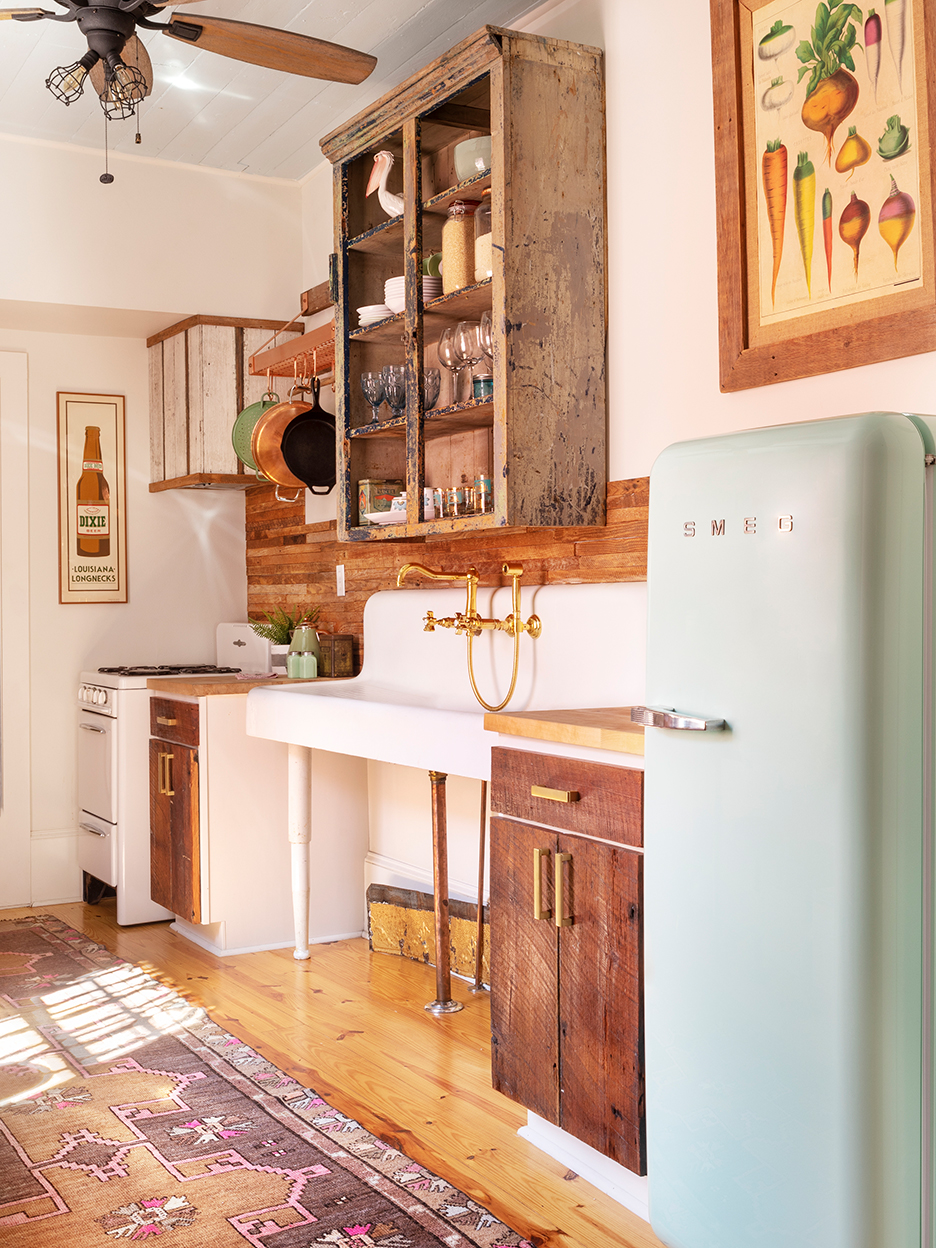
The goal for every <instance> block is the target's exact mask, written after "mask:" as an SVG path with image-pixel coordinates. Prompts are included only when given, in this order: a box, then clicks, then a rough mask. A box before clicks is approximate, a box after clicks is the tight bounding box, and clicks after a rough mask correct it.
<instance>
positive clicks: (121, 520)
mask: <svg viewBox="0 0 936 1248" xmlns="http://www.w3.org/2000/svg"><path fill="white" fill-rule="evenodd" d="M56 398H57V403H58V472H59V512H58V519H59V602H61V603H73V602H77V603H88V602H126V601H127V516H126V501H125V500H126V475H127V468H126V448H125V434H126V421H125V411H124V397H123V395H120V394H71V393H68V392H64V391H60V392H59V393H58V395H57V396H56Z"/></svg>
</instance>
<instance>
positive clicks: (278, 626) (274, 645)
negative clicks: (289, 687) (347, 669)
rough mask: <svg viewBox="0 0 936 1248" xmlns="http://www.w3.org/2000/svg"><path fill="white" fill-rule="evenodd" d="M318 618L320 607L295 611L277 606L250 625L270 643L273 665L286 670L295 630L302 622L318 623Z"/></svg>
mask: <svg viewBox="0 0 936 1248" xmlns="http://www.w3.org/2000/svg"><path fill="white" fill-rule="evenodd" d="M318 618H319V608H318V607H297V608H296V609H295V612H293V613H290V612H288V611H284V610H283V608H282V607H277V608H276V610H275V611H273V612H272V613H270V612H267V613H266V618H265V619H263V620H251V621H250V627H251V628H252V629H253V631H254V632H255V633H256V634H257V636H258V637H265V638H266V640H267V641H268V642H269V643H270V661H271V663H272V664H273V667H274V668H282V669H283V671H285V670H286V655H287V653H288V652H289V643H290V641H291V640H292V635H293V631H294V630H295V629H297V628H298V627H299V625H300V624H311V625H312V626H313V627H314V626H315V625H316V624H317V623H318ZM316 657H318V656H316ZM320 661H321V660H320Z"/></svg>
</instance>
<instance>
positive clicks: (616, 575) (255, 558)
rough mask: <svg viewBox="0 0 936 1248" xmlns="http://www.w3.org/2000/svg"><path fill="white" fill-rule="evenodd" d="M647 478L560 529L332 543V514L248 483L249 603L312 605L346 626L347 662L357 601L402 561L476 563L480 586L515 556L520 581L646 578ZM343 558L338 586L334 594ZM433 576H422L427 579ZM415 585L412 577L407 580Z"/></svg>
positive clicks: (495, 581)
mask: <svg viewBox="0 0 936 1248" xmlns="http://www.w3.org/2000/svg"><path fill="white" fill-rule="evenodd" d="M649 494H650V482H649V478H647V477H636V478H633V479H632V480H628V481H612V482H610V483H609V485H608V523H607V524H606V525H600V526H594V527H575V528H561V529H553V528H546V529H526V528H513V529H498V530H494V531H492V530H488V531H486V532H485V531H481V532H474V533H465V534H451V533H444V534H435V535H431V536H428V537H415V538H406V539H403V540H401V541H397V542H393V541H381V542H339V541H338V540H337V534H336V525H335V522H334V521H331V522H328V523H323V524H311V525H309V524H304V523H303V519H304V515H305V512H304V506H305V504H304V501H303V500H301V499H300V501H299V502H298V503H279V502H277V501H276V499H275V498H274V496H273V487H272V486H261V487H257V488H256V489H249V490H248V491H247V518H246V525H247V611H248V614H249V616H250V618H251V619H262V618H263V616H264V614H265V613H266V612H269V611H273V609H274V608H276V607H284V608H285V609H286V610H290V609H291V608H292V607H295V606H297V605H310V606H317V607H318V608H319V609H320V611H321V615H320V617H319V628H320V629H322V630H323V631H325V632H329V633H352V634H353V635H354V638H355V664H356V670H359V668H360V664H361V661H362V658H363V650H362V643H363V629H364V604H365V603H366V602H367V599H368V598H369V597H370V595H371V594H374V593H376V592H377V591H378V590H381V589H393V588H394V586H395V585H396V576H397V572H398V571H399V569H400V566H401V565H402V564H404V563H406V562H408V561H413V560H415V561H417V562H419V563H424V564H426V565H427V566H428V567H430V568H444V569H445V570H446V571H454V572H462V571H464V570H465V569H466V568H467V567H468V566H469V565H471V564H474V566H475V567H476V568H477V569H478V572H479V574H480V577H481V584H482V585H499V584H503V583H506V582H505V580H504V578H502V577H501V574H500V569H501V565H502V564H503V563H505V562H508V561H509V562H511V563H517V562H519V563H522V564H523V584H524V585H547V584H548V585H559V584H565V585H573V584H582V583H592V584H593V583H596V582H618V581H644V580H646V579H647V514H648V508H649ZM338 564H344V569H345V587H346V593H345V596H344V597H343V598H339V597H337V595H336V592H335V568H336V566H337V565H338ZM430 583H431V582H427V584H430ZM419 584H420V581H419V578H418V577H411V578H410V580H409V581H408V585H410V586H418V585H419Z"/></svg>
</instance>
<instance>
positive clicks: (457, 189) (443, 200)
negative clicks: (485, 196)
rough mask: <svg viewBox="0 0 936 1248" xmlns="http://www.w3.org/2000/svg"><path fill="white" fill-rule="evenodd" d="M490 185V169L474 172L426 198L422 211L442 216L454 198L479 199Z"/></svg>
mask: <svg viewBox="0 0 936 1248" xmlns="http://www.w3.org/2000/svg"><path fill="white" fill-rule="evenodd" d="M490 185H491V171H490V169H485V170H484V172H483V173H478V174H475V176H474V177H473V178H468V179H467V180H466V181H464V182H459V183H458V185H457V186H450V187H449V189H448V190H447V191H442V192H440V194H438V195H433V197H432V199H427V200H426V201H425V202H424V204H423V212H431V213H434V214H436V215H437V216H440V217H444V216H445V215H446V214H447V213H448V210H449V204H453V203H454V202H455V200H456V199H474V198H475V197H477V199H478V200H479V201H480V199H481V192H482V191H485V190H487V188H488V187H489V186H490ZM352 246H353V244H352Z"/></svg>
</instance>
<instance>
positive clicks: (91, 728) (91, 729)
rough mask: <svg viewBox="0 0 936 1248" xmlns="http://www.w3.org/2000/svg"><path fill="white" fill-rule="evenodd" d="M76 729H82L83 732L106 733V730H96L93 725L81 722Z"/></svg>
mask: <svg viewBox="0 0 936 1248" xmlns="http://www.w3.org/2000/svg"><path fill="white" fill-rule="evenodd" d="M78 727H79V728H83V729H84V730H85V732H105V733H106V732H107V729H106V728H98V727H96V725H94V724H86V723H84V722H83V721H82V722H81V723H80V724H79V725H78Z"/></svg>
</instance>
